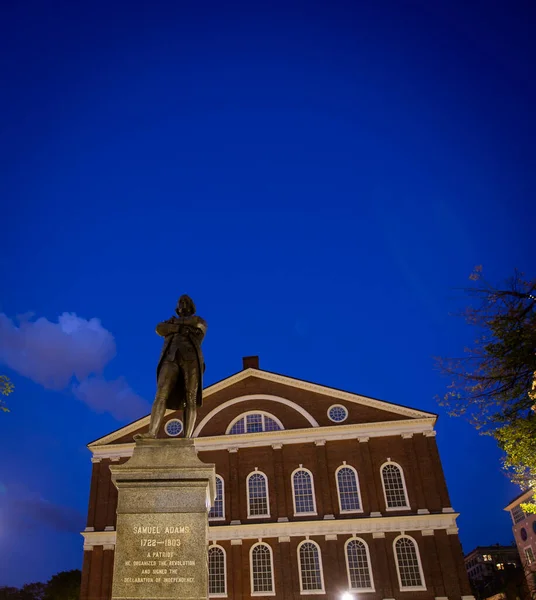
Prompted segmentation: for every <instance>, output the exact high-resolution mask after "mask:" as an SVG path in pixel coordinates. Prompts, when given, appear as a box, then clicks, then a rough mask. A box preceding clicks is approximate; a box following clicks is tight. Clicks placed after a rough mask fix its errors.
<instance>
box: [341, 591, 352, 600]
mask: <svg viewBox="0 0 536 600" xmlns="http://www.w3.org/2000/svg"><path fill="white" fill-rule="evenodd" d="M341 600H354V597H353V596H352V594H349V593H348V592H344V594H343V595H342V598H341Z"/></svg>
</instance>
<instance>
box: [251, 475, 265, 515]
mask: <svg viewBox="0 0 536 600" xmlns="http://www.w3.org/2000/svg"><path fill="white" fill-rule="evenodd" d="M247 490H248V517H269V516H270V512H269V510H268V509H269V506H268V478H267V477H266V475H265V474H264V473H261V472H260V471H255V472H254V473H250V474H249V475H248V479H247Z"/></svg>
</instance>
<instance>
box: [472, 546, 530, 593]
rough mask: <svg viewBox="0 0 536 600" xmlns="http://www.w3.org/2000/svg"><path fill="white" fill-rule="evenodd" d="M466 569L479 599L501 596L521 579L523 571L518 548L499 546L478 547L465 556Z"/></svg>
mask: <svg viewBox="0 0 536 600" xmlns="http://www.w3.org/2000/svg"><path fill="white" fill-rule="evenodd" d="M465 568H466V569H467V575H468V576H469V581H470V582H471V586H472V588H473V590H474V591H475V595H476V597H477V598H478V599H480V598H490V597H493V596H494V595H496V594H500V593H501V592H503V590H504V589H505V588H506V587H508V585H509V584H510V583H511V582H514V581H515V580H519V579H520V578H521V577H520V575H521V571H522V565H521V561H520V559H519V553H518V551H517V548H516V547H515V546H500V545H499V544H495V545H493V546H477V547H476V548H475V549H474V550H472V551H471V552H469V554H467V555H466V556H465ZM499 597H500V596H499ZM502 597H503V598H507V596H506V595H503V596H502ZM514 599H515V596H514Z"/></svg>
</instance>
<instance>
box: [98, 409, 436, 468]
mask: <svg viewBox="0 0 536 600" xmlns="http://www.w3.org/2000/svg"><path fill="white" fill-rule="evenodd" d="M434 422H435V419H433V418H427V419H408V420H401V421H380V422H378V423H360V424H357V425H356V424H351V425H333V426H329V427H315V428H312V427H307V428H305V429H284V430H282V431H267V432H262V433H242V434H237V435H218V436H211V437H199V438H195V440H194V441H195V447H196V449H197V450H198V451H200V452H203V451H208V450H227V451H231V449H233V450H234V449H235V448H255V447H259V446H271V445H274V444H282V445H283V446H284V445H287V444H306V443H315V442H323V441H328V442H329V441H336V440H352V439H355V440H356V443H358V442H357V440H358V439H359V440H360V441H361V440H362V439H363V438H367V439H369V438H373V437H385V436H400V435H402V434H403V433H413V434H417V433H421V434H425V433H427V432H429V431H432V430H433V427H434ZM134 445H135V444H134V442H132V443H125V444H108V445H106V446H101V445H100V444H99V445H93V444H91V445H90V446H89V449H90V450H91V452H92V453H93V457H94V458H115V457H118V456H132V452H133V451H134Z"/></svg>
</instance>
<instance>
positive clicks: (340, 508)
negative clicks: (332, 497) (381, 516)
mask: <svg viewBox="0 0 536 600" xmlns="http://www.w3.org/2000/svg"><path fill="white" fill-rule="evenodd" d="M341 469H351V470H352V471H353V472H354V475H355V480H356V484H357V498H358V500H359V506H360V508H358V509H347V508H345V509H343V508H342V502H341V490H340V488H339V471H340V470H341ZM335 484H336V486H337V495H338V497H339V512H340V513H341V514H342V515H347V514H349V513H362V512H363V502H362V501H361V487H360V485H359V475H358V473H357V470H356V469H355V468H354V467H352V465H347V464H342V465H341V466H340V467H337V470H336V471H335Z"/></svg>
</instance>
